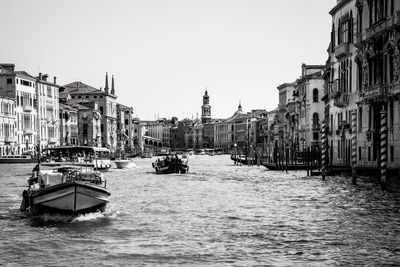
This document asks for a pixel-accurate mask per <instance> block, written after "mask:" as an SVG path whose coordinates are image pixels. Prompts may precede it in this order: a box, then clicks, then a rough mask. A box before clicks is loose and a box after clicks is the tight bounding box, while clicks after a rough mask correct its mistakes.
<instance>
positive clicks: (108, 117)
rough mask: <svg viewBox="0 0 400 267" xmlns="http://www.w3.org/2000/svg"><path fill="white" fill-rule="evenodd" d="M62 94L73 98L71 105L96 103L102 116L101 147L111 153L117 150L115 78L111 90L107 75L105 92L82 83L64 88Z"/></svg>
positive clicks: (70, 84) (73, 83) (71, 84)
mask: <svg viewBox="0 0 400 267" xmlns="http://www.w3.org/2000/svg"><path fill="white" fill-rule="evenodd" d="M62 92H64V93H68V94H69V95H70V96H71V100H70V101H69V103H71V104H82V103H87V102H88V101H89V102H96V103H97V106H98V107H99V111H100V114H101V117H100V119H101V126H100V127H101V144H100V145H101V146H102V147H107V148H109V149H110V151H111V152H115V150H116V149H117V102H116V100H117V96H116V95H115V88H114V77H112V82H111V90H110V88H109V84H108V74H106V80H105V87H104V91H103V90H101V89H96V88H94V87H92V86H90V85H87V84H84V83H82V82H72V83H69V84H66V85H64V86H63V87H62Z"/></svg>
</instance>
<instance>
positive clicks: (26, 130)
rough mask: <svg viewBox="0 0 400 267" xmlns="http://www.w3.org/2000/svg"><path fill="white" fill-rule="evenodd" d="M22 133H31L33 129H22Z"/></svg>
mask: <svg viewBox="0 0 400 267" xmlns="http://www.w3.org/2000/svg"><path fill="white" fill-rule="evenodd" d="M24 135H33V129H24Z"/></svg>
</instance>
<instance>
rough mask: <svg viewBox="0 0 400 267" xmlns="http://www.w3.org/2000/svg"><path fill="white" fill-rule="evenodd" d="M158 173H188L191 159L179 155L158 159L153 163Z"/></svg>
mask: <svg viewBox="0 0 400 267" xmlns="http://www.w3.org/2000/svg"><path fill="white" fill-rule="evenodd" d="M152 165H153V168H154V169H155V171H156V173H165V174H169V173H182V174H183V173H186V172H188V171H189V158H187V157H186V158H183V157H181V156H179V155H177V154H175V155H172V154H170V155H168V156H166V157H162V158H158V159H157V160H156V161H155V162H153V163H152Z"/></svg>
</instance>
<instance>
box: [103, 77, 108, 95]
mask: <svg viewBox="0 0 400 267" xmlns="http://www.w3.org/2000/svg"><path fill="white" fill-rule="evenodd" d="M104 92H106V93H108V72H106V85H105V86H104Z"/></svg>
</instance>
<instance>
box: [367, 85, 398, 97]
mask: <svg viewBox="0 0 400 267" xmlns="http://www.w3.org/2000/svg"><path fill="white" fill-rule="evenodd" d="M398 91H400V88H399V85H391V86H388V85H385V84H379V85H372V86H368V87H366V88H365V91H364V98H365V99H370V98H374V97H378V96H387V95H388V93H389V92H390V93H394V92H398Z"/></svg>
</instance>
